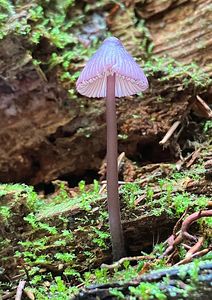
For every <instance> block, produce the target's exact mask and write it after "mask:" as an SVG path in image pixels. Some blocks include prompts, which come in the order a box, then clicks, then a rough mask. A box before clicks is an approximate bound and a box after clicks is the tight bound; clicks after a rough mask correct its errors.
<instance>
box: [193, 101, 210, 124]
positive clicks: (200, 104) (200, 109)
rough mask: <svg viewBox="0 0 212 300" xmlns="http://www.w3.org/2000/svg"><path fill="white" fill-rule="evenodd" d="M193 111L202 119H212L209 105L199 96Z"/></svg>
mask: <svg viewBox="0 0 212 300" xmlns="http://www.w3.org/2000/svg"><path fill="white" fill-rule="evenodd" d="M193 109H194V110H195V111H196V113H197V114H199V115H200V116H201V117H205V118H209V119H211V118H212V110H211V109H210V107H209V106H208V104H207V103H206V102H205V101H204V100H203V99H202V98H201V97H200V96H198V95H197V99H196V101H195V103H194V107H193Z"/></svg>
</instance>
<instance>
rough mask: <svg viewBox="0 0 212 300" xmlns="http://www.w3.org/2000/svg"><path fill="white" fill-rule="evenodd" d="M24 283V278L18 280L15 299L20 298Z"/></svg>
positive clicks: (18, 299) (19, 299)
mask: <svg viewBox="0 0 212 300" xmlns="http://www.w3.org/2000/svg"><path fill="white" fill-rule="evenodd" d="M25 284H26V281H25V280H20V281H19V284H18V287H17V292H16V295H15V300H21V296H22V293H23V289H24V286H25Z"/></svg>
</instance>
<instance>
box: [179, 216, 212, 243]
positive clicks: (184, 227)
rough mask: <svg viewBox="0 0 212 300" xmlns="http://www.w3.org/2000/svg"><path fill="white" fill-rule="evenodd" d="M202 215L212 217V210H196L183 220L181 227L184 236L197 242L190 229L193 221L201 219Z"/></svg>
mask: <svg viewBox="0 0 212 300" xmlns="http://www.w3.org/2000/svg"><path fill="white" fill-rule="evenodd" d="M202 217H212V210H203V211H199V212H195V213H193V214H191V215H190V216H188V217H187V218H186V219H185V220H184V221H183V223H182V227H181V235H182V237H183V238H185V239H189V240H190V241H195V242H196V238H194V237H193V236H192V235H190V234H189V233H188V229H189V227H190V226H191V224H192V223H193V222H195V221H197V220H198V219H200V218H202Z"/></svg>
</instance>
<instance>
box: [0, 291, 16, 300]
mask: <svg viewBox="0 0 212 300" xmlns="http://www.w3.org/2000/svg"><path fill="white" fill-rule="evenodd" d="M15 294H16V291H11V292H8V293H6V294H5V295H3V296H2V298H1V299H2V300H6V299H13V296H15Z"/></svg>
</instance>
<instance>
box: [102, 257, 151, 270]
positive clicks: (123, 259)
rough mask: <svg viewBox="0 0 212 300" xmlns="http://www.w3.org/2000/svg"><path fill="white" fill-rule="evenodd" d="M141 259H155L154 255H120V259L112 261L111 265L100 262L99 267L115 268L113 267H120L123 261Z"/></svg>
mask: <svg viewBox="0 0 212 300" xmlns="http://www.w3.org/2000/svg"><path fill="white" fill-rule="evenodd" d="M142 259H148V260H152V259H155V257H153V256H150V255H143V256H132V257H122V258H121V259H119V260H118V261H116V262H115V263H113V264H111V265H107V264H102V265H101V268H106V269H115V268H118V267H120V266H121V265H122V264H123V262H125V261H136V260H142Z"/></svg>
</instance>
